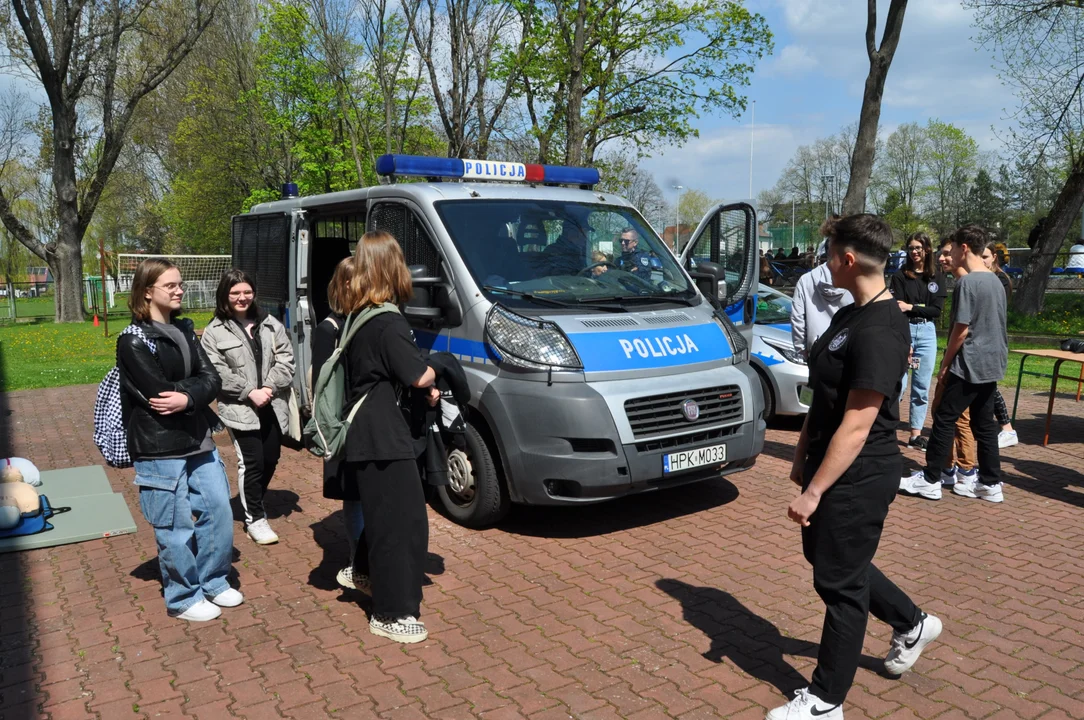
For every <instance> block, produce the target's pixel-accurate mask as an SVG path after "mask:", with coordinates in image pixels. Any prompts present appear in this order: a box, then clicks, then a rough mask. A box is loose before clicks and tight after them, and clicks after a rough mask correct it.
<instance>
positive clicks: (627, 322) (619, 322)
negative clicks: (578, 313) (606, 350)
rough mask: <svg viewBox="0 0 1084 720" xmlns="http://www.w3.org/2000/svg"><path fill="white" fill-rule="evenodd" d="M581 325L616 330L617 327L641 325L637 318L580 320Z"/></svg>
mask: <svg viewBox="0 0 1084 720" xmlns="http://www.w3.org/2000/svg"><path fill="white" fill-rule="evenodd" d="M580 324H582V325H583V326H584V327H589V328H615V327H636V326H637V325H638V324H639V323H637V322H636V320H635V318H630V317H616V318H592V319H590V320H580Z"/></svg>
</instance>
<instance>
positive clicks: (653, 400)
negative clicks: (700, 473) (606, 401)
mask: <svg viewBox="0 0 1084 720" xmlns="http://www.w3.org/2000/svg"><path fill="white" fill-rule="evenodd" d="M686 400H694V401H695V402H696V404H697V405H698V406H699V408H700V416H699V417H698V418H697V419H696V420H692V421H690V420H687V419H686V418H685V414H684V412H682V405H683V404H684V403H685V401H686ZM625 415H626V416H627V417H628V420H629V425H630V426H632V435H633V437H634V438H635V439H637V440H640V439H643V438H648V437H651V436H654V435H661V434H664V433H671V432H681V431H688V430H691V429H693V428H697V427H704V426H706V425H718V424H720V423H734V422H740V421H741V419H742V417H743V410H742V396H741V389H740V388H739V387H738V386H737V385H723V386H719V387H712V388H705V389H703V390H692V391H688V392H675V393H667V394H665V395H652V396H650V397H643V398H634V399H632V400H626V401H625Z"/></svg>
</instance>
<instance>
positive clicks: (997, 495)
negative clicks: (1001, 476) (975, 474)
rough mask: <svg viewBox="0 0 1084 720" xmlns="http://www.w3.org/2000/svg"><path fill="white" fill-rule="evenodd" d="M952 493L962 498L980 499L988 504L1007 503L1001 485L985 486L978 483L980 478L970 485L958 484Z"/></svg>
mask: <svg viewBox="0 0 1084 720" xmlns="http://www.w3.org/2000/svg"><path fill="white" fill-rule="evenodd" d="M952 492H954V493H956V494H957V495H959V496H960V497H968V498H979V499H980V500H985V501H986V502H992V503H999V502H1004V501H1005V495H1004V494H1003V492H1002V486H1001V483H997V484H996V485H983V484H982V483H980V482H979V481H978V478H976V479H975V481H974V482H970V483H963V482H958V483H956V485H955V486H954V487H953V488H952Z"/></svg>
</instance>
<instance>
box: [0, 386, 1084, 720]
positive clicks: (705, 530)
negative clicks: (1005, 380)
mask: <svg viewBox="0 0 1084 720" xmlns="http://www.w3.org/2000/svg"><path fill="white" fill-rule="evenodd" d="M94 393H95V387H94V386H79V387H70V388H60V389H54V390H33V391H20V392H14V393H9V394H7V395H0V418H2V422H3V432H2V435H0V437H2V438H3V439H4V441H5V443H6V447H5V452H6V453H7V454H9V455H19V456H24V457H28V458H30V459H32V460H33V461H35V462H36V463H37V464H38V465H39V466H40V467H41V468H43V469H51V468H60V467H71V466H80V465H87V464H95V463H98V462H99V461H100V456H99V455H98V452H97V450H96V448H95V447H94V445H93V443H92V440H91V430H92V422H93V419H92V412H91V410H92V407H93V401H94ZM1006 394H1007V396H1009V397H1011V394H1009V393H1006ZM1062 397H1063V399H1061V400H1059V402H1058V403H1057V404H1056V406H1055V411H1056V414H1057V415H1056V419H1055V423H1054V428H1053V432H1052V438H1051V441H1052V442H1051V445H1050V447H1048V448H1042V447H1040V446H1039V445H1038V442H1039V441H1040V438H1041V434H1042V426H1043V419H1042V415H1041V413H1042V412H1044V411H1045V407H1046V403H1045V398H1042V397H1039V396H1034V395H1028V394H1023V395H1022V397H1021V409H1020V412H1019V414H1018V422H1017V426H1018V429H1019V431H1020V437H1021V441H1022V444H1021V445H1019V446H1017V447H1014V448H1011V449H1008V450H1006V451H1004V453H1003V456H1002V459H1003V463H1004V467H1005V470H1006V473H1007V477H1006V489H1005V498H1006V500H1005V502H1004V503H1003V504H1002V505H991V504H988V503H984V502H981V501H978V500H970V501H969V500H965V499H962V498H958V497H955V496H953V495H951V494H947V495H946V496H945V498H944V499H943V500H941V501H939V502H929V501H922V500H918V499H913V498H905V497H900V498H899V499H898V500H897V502H896V503H895V504H894V505H893V508H892V511H891V513H890V515H889V519H888V523H887V526H886V529H885V533H884V540H883V542H882V545H881V551H880V553H879V555H878V564H879V566H880V567H881V568H882V569H884V570H885V571H886V573H888V574H889V575H890V576H892V577H893V578H894V579H895V580H896V581H897V582H898V583H899V584H900V585H901V586H902V587H903V588H904V589H905V590H907V591H908V592H909V593H910V594H912V596H913V597H914V598H915V599H916V601H918V602H919V603H920V604H921V605H922V606H923V608H924V609H926V610H928V611H931V612H933V613H936V614H938V615H940V616H941V617H942V618H943V619H944V621H945V632H944V634H943V635H942V637H941V639H940V641H938V642H937V643H936V644H934V645H931V646H930V648H929V649H928V651H927V652H926V654H924V656H923V658H922V659H921V660H920V661H919V663H918V665H917V666H916V671H915V672H911V673H908V674H906V675H905V676H904V677H903V678H901V679H891V678H887V677H882V676H881V675H880V674H878V672H877V668H878V666H879V664H880V658H881V657H883V655H884V653H885V651H886V649H887V647H888V640H889V637H890V631H889V630H888V628H887V627H886V626H883V625H880V624H878V623H876V621H871V624H870V628H869V634H868V637H867V643H866V647H865V653H866V657H865V660H864V662H863V667H862V668H861V669H860V670H859V673H858V676H857V679H856V684H855V687H854V689H853V690H852V692H851V695H850V697H849V698H848V703H847V705H846V713H847V717H848V718H849V719H850V720H854V719H857V718H878V717H890V718H893V719H896V718H910V717H915V718H934V717H937V718H944V719H946V720H947V719H948V718H974V719H978V718H998V719H1000V718H1015V717H1020V718H1038V717H1042V718H1047V719H1049V720H1054V719H1055V718H1064V717H1077V718H1080V717H1084V405H1078V404H1076V403H1074V402H1072V399H1071V398H1069V396H1062ZM797 428H798V426H797V425H796V424H795V423H793V422H789V423H784V424H783V425H781V426H779V427H776V428H773V429H771V430H769V432H768V438H767V443H766V447H765V453H764V454H763V455H762V456H761V458H760V460H759V462H758V464H757V465H756V467H755V468H753V469H752V470H750V471H748V472H745V473H742V474H739V475H735V476H732V477H731V478H729V479H724V480H717V481H714V482H711V483H705V484H700V485H693V486H688V487H683V488H678V489H674V490H669V491H662V492H658V493H654V494H649V495H643V496H639V497H634V498H628V499H625V500H622V501H618V502H612V503H608V504H603V505H595V506H590V507H577V508H571V509H538V508H519V509H516V510H515V511H514V512H513V513H512V515H511V517H510V518H509V519H508V520H507V521H506V522H505V523H503V524H502V525H501V526H500V527H497V528H493V529H489V530H485V531H473V530H467V529H464V528H461V527H458V526H456V525H454V524H452V523H451V522H449V521H448V520H447V519H445V518H443V517H442V516H440V515H438V514H436V513H434V512H432V511H430V521H431V522H430V543H429V549H430V557H429V567H428V575H429V577H430V579H431V584H429V585H427V587H426V588H425V601H424V605H423V611H424V616H423V619H424V620H425V622H426V624H427V626H428V627H429V630H430V639H429V640H428V641H427V642H425V643H422V644H419V645H414V646H401V645H396V644H394V643H392V642H390V641H388V640H383V639H379V638H375V637H373V636H371V635H370V634H369V632H368V630H367V618H366V615H365V612H364V610H363V606H364V602H365V600H364V598H363V597H362V596H360V595H356V594H352V593H347V592H343V591H340V590H339V589H338V588H337V586H336V585H335V579H334V578H335V572H336V571H337V570H338V569H339V568H340V567H342V566H343V565H344V564H345V563H346V559H347V549H346V543H345V540H344V537H343V532H342V523H341V512H340V511H339V509H338V507H337V505H338V503H336V502H334V501H329V500H325V499H323V498H322V497H321V495H320V474H319V463H318V461H316V460H315V459H314V458H312V457H311V456H309V455H308V454H307V453H297V452H292V451H284V455H283V462H282V464H281V465H280V469H279V471H278V474H277V475H276V479H275V482H274V484H273V485H272V489H271V492H270V496H269V501H270V506H271V509H272V524H273V526H274V528H275V529H276V531H277V532H278V534H279V535H280V536H281V542H280V543H279V544H278V545H273V546H266V547H259V546H256V545H254V544H253V543H251V542H250V541H249V540H248V538H247V537H245V536H244V535H243V534H242V532H241V530H240V524H238V525H237V531H236V533H235V548H236V550H235V553H236V562H235V565H234V566H235V568H236V571H237V578H236V579H237V580H238V582H239V584H240V588H241V589H242V591H243V592H244V593H245V596H246V603H245V604H244V605H243V606H241V607H240V608H238V609H235V610H227V611H226V612H225V613H224V615H223V620H221V621H213V622H209V623H204V624H185V623H183V622H180V621H176V620H172V619H170V618H168V617H167V616H166V615H165V612H164V609H163V605H162V601H161V598H160V583H159V580H158V569H157V561H156V557H155V548H154V538H153V535H152V533H151V531H150V528H149V527H148V526H147V524H146V523H145V522H144V521H143V519H142V517H141V516H140V515H139V510H138V508H139V504H138V500H137V496H136V491H135V489H134V488H133V487H132V485H131V480H132V471H131V470H126V471H122V470H109V471H108V474H109V477H110V481H111V483H112V484H113V487H114V489H115V490H123V492H124V493H125V495H126V497H127V500H128V504H129V507H130V508H131V509H132V511H133V515H134V516H135V517H136V520H137V524H138V526H139V530H138V532H137V533H136V534H134V535H127V536H122V537H116V538H111V539H108V540H101V541H92V542H88V543H83V544H79V545H69V546H64V547H59V548H53V549H48V550H37V551H30V552H24V553H18V554H7V555H0V578H3V581H2V582H0V588H2V589H0V601H2V604H0V717H2V718H5V719H10V720H16V719H18V720H25V719H34V718H52V719H53V720H60V719H61V718H85V717H99V718H103V719H107V720H113V719H114V718H128V717H147V718H158V717H180V716H182V715H183V716H190V717H196V718H226V717H247V718H253V719H262V718H278V717H284V718H325V717H338V718H368V717H381V718H426V717H428V718H437V717H439V718H467V717H484V718H520V717H529V718H568V717H575V718H668V717H673V718H699V717H727V718H761V717H763V715H764V712H765V710H766V709H767V708H771V707H774V706H776V705H779V704H781V703H782V701H783V700H784V693H789V692H790V691H791V690H794V689H796V688H798V687H802V686H804V685H805V684H807V682H808V678H809V675H810V673H811V671H812V669H813V664H814V658H815V655H816V650H817V642H818V639H819V635H820V622H821V618H822V605H821V603H820V601H819V599H818V598H817V596H816V595H815V593H814V592H813V589H812V582H811V575H810V571H809V569H808V567H807V566H806V565H805V564H804V561H803V560H802V557H801V549H800V543H799V533H798V528H797V526H795V525H794V524H793V523H790V522H789V521H788V520H787V518H786V507H787V504H788V502H789V500H790V499H791V498H792V496H793V494H794V488H793V486H792V485H790V483H789V482H788V481H787V480H786V476H787V469H788V467H789V458H790V456H791V452H792V447H793V443H794V441H795V439H796V436H797ZM901 436H902V433H901ZM219 442H220V443H221V442H223V439H222V438H220V440H219ZM220 449H221V450H222V453H223V456H224V458H225V461H226V466H227V469H228V471H229V474H230V477H231V479H232V478H233V477H234V475H235V460H234V456H233V454H232V450H231V449H230V448H228V447H225V446H221V447H220ZM907 456H908V459H909V461H910V462H911V464H912V465H914V464H916V463H917V461H918V459H919V458H920V456H919V455H918V454H917V453H913V452H911V451H908V452H907Z"/></svg>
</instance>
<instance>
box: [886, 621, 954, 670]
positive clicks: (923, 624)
mask: <svg viewBox="0 0 1084 720" xmlns="http://www.w3.org/2000/svg"><path fill="white" fill-rule="evenodd" d="M941 629H942V625H941V621H940V620H939V619H938V618H937V617H935V616H933V615H926V614H923V616H922V620H920V621H919V623H918V625H916V626H915V627H913V628H911V630H910V631H908V632H906V633H898V632H894V633H892V646H891V647H890V648H889V650H888V656H887V657H886V658H885V671H886V672H887V673H888V674H889V675H903V674H904V673H905V672H907V671H908V670H910V669H911V666H912V665H914V664H915V662H917V661H918V656H919V655H921V654H922V650H923V648H925V647H926V646H927V645H929V644H930V643H932V642H933V641H934V640H936V639H937V636H938V635H940V634H941Z"/></svg>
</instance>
